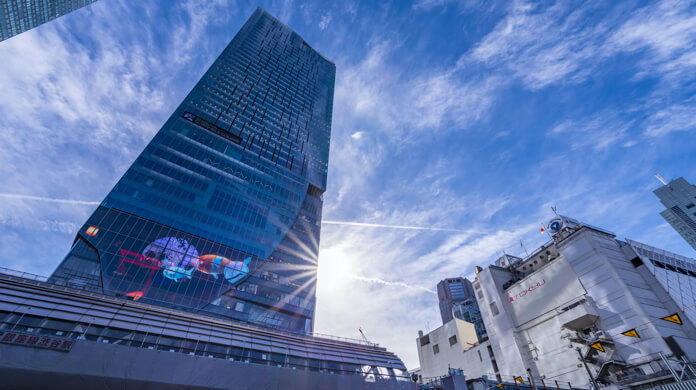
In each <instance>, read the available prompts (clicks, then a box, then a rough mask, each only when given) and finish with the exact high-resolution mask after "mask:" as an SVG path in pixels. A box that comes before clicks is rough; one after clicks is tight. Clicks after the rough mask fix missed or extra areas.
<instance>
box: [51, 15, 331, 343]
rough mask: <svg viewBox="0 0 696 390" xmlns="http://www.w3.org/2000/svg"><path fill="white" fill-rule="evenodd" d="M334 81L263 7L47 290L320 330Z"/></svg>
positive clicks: (101, 210)
mask: <svg viewBox="0 0 696 390" xmlns="http://www.w3.org/2000/svg"><path fill="white" fill-rule="evenodd" d="M335 72H336V68H335V65H334V64H333V63H332V62H331V61H329V60H327V59H326V58H324V57H322V56H321V55H320V54H319V53H317V52H316V51H315V50H314V49H312V47H310V46H309V45H308V44H307V42H305V41H304V40H303V39H302V38H301V37H300V36H299V35H298V34H297V33H295V32H294V31H292V30H291V29H290V28H288V27H286V26H285V25H283V24H282V23H280V22H279V21H277V20H276V19H274V18H273V17H272V16H270V15H268V14H267V13H265V12H264V11H263V10H261V9H257V10H256V12H254V14H253V15H252V16H251V17H250V18H249V20H248V21H247V22H246V23H245V24H244V26H243V27H242V29H241V30H240V31H239V33H237V35H236V36H235V37H234V39H232V41H231V42H230V43H229V45H228V46H227V47H226V48H225V49H224V50H223V52H222V54H220V56H219V57H218V58H217V60H215V62H214V63H213V64H212V66H211V67H210V68H209V69H208V71H207V72H206V73H205V74H204V75H203V77H202V78H201V79H200V80H199V81H198V83H197V84H196V85H195V86H194V87H193V89H192V90H191V92H190V93H189V94H188V96H186V98H185V99H184V101H183V102H182V103H181V104H180V105H179V106H178V107H177V109H176V110H175V111H174V113H173V114H172V115H171V116H170V117H169V119H168V120H167V121H166V122H165V123H164V125H163V126H162V128H161V129H160V130H159V132H158V133H157V134H156V135H155V136H154V138H153V139H152V140H151V141H150V143H149V144H148V145H147V146H146V147H145V150H144V151H143V152H142V153H141V154H140V156H138V158H137V159H136V160H135V162H134V163H133V164H132V165H131V167H130V168H129V169H128V171H127V172H126V173H125V174H124V175H123V177H121V179H120V180H119V181H118V183H117V184H116V185H115V187H114V188H113V189H112V190H111V192H110V193H109V194H108V195H107V196H106V198H105V199H104V200H103V201H102V202H101V204H100V205H99V206H98V207H97V209H96V210H95V211H94V213H93V214H92V215H91V216H90V217H89V219H88V220H87V222H86V223H85V224H84V226H82V228H81V229H80V230H79V232H78V234H77V237H76V238H75V241H74V245H73V247H72V248H71V250H70V252H69V253H68V255H67V256H66V257H65V259H64V260H63V261H62V263H61V264H60V265H59V266H58V268H57V269H56V271H55V272H54V273H53V275H52V276H51V279H50V282H52V283H56V284H61V285H65V286H70V287H77V288H83V289H88V290H92V291H97V292H100V293H104V294H107V295H113V296H120V297H129V298H132V299H134V300H139V301H141V302H146V303H152V304H158V305H164V306H168V307H172V308H177V309H183V310H188V311H193V312H200V313H206V314H208V315H215V316H220V317H224V318H229V319H235V320H239V321H243V322H249V323H254V324H260V325H263V326H266V327H270V328H278V329H283V330H288V331H294V332H301V333H310V332H312V330H313V325H314V324H313V318H314V308H315V286H316V271H317V257H318V248H319V230H320V222H321V210H322V194H323V192H324V190H325V188H326V174H327V163H328V158H329V138H330V134H331V113H332V106H333V90H334V78H335Z"/></svg>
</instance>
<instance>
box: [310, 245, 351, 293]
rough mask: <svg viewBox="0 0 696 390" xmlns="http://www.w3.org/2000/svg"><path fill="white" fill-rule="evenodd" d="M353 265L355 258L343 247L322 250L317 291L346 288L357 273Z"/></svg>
mask: <svg viewBox="0 0 696 390" xmlns="http://www.w3.org/2000/svg"><path fill="white" fill-rule="evenodd" d="M353 264H354V258H353V257H352V256H351V254H350V253H349V252H347V251H346V248H344V247H342V246H333V247H329V248H326V249H324V250H322V252H321V253H320V254H319V266H318V269H317V281H318V282H317V289H319V290H323V291H336V290H338V289H341V288H345V287H346V284H347V283H348V280H349V279H350V275H352V274H353V273H354V272H355V267H354V266H353Z"/></svg>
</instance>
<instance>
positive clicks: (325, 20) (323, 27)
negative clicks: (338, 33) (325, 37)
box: [319, 14, 331, 31]
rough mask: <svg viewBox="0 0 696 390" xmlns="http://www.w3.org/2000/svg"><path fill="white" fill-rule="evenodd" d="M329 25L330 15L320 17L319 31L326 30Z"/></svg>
mask: <svg viewBox="0 0 696 390" xmlns="http://www.w3.org/2000/svg"><path fill="white" fill-rule="evenodd" d="M329 23H331V14H326V15H322V17H321V21H319V30H321V31H324V30H326V28H327V27H329Z"/></svg>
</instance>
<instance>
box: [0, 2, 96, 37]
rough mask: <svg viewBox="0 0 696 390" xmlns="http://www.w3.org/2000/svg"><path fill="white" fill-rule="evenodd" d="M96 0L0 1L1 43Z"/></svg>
mask: <svg viewBox="0 0 696 390" xmlns="http://www.w3.org/2000/svg"><path fill="white" fill-rule="evenodd" d="M95 1H96V0H0V41H4V40H5V39H7V38H11V37H13V36H15V35H17V34H19V33H23V32H25V31H27V30H30V29H32V28H34V27H36V26H38V25H41V24H44V23H46V22H50V21H51V20H53V19H55V18H58V17H61V16H63V15H65V14H67V13H69V12H72V11H74V10H76V9H78V8H82V7H84V6H86V5H89V4H92V3H94V2H95Z"/></svg>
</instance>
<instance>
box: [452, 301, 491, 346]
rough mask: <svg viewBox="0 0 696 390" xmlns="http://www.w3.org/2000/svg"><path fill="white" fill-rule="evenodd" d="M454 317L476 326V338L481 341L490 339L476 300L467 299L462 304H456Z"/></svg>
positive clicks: (453, 311)
mask: <svg viewBox="0 0 696 390" xmlns="http://www.w3.org/2000/svg"><path fill="white" fill-rule="evenodd" d="M452 316H453V317H454V318H458V319H460V320H462V321H466V322H470V323H472V324H474V328H475V330H476V336H477V337H478V339H479V341H481V340H483V339H485V338H486V337H488V335H487V334H486V326H485V325H484V324H483V317H481V310H480V309H479V307H478V303H476V299H465V300H464V301H461V302H455V303H454V305H453V306H452Z"/></svg>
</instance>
